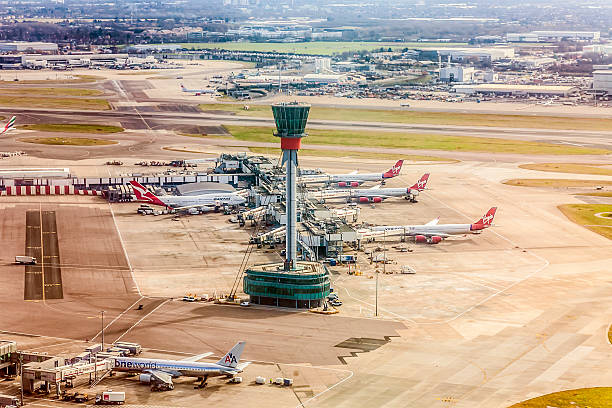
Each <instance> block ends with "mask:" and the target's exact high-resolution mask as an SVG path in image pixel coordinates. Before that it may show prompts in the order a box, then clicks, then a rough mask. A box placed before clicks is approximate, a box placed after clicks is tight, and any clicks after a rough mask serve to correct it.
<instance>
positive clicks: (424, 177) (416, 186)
mask: <svg viewBox="0 0 612 408" xmlns="http://www.w3.org/2000/svg"><path fill="white" fill-rule="evenodd" d="M427 180H429V173H425V174H423V175H422V176H421V178H420V179H419V181H417V182H416V183H414V185H413V186H412V187H410V190H417V191H423V190H425V186H426V185H427Z"/></svg>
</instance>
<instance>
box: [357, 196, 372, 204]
mask: <svg viewBox="0 0 612 408" xmlns="http://www.w3.org/2000/svg"><path fill="white" fill-rule="evenodd" d="M359 202H360V203H369V202H370V199H369V198H368V197H359Z"/></svg>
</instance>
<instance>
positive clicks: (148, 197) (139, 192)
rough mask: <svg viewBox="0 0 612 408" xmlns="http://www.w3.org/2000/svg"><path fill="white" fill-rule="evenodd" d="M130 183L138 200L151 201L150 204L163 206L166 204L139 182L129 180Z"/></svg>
mask: <svg viewBox="0 0 612 408" xmlns="http://www.w3.org/2000/svg"><path fill="white" fill-rule="evenodd" d="M130 184H131V185H132V187H133V188H134V195H135V196H136V199H137V200H138V201H144V202H147V203H151V204H157V205H163V206H164V207H165V206H166V204H165V203H164V202H163V201H162V200H160V199H159V198H157V196H156V195H155V194H153V193H152V192H150V191H149V190H147V189H146V188H145V187H144V186H143V185H142V184H140V183H139V182H137V181H134V180H132V181H130Z"/></svg>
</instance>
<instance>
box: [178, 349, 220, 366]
mask: <svg viewBox="0 0 612 408" xmlns="http://www.w3.org/2000/svg"><path fill="white" fill-rule="evenodd" d="M212 354H213V353H211V352H210V351H209V352H208V353H202V354H198V355H197V356H191V357H187V358H183V359H182V360H181V361H189V362H192V363H193V362H196V361H199V360H201V359H203V358H204V357H208V356H211V355H212Z"/></svg>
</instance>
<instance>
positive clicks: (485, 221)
mask: <svg viewBox="0 0 612 408" xmlns="http://www.w3.org/2000/svg"><path fill="white" fill-rule="evenodd" d="M496 211H497V207H491V209H490V210H489V211H487V213H486V214H485V215H484V216H483V217H482V218H481V219H479V220H478V221H476V223H474V224H472V225H471V229H472V230H481V229H484V228H488V227H490V226H491V224H493V218H495V212H496Z"/></svg>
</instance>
